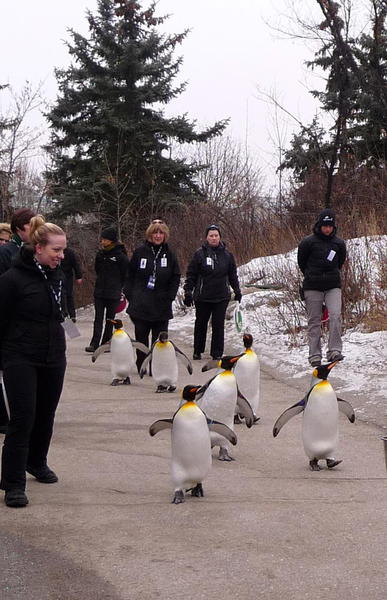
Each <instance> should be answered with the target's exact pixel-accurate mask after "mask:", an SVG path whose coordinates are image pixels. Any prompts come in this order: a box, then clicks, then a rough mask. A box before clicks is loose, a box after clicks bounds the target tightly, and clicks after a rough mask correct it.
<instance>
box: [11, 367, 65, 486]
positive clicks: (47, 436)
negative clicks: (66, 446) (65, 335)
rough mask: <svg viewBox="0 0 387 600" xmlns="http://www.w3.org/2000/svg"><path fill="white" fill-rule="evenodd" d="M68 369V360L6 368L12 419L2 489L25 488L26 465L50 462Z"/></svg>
mask: <svg viewBox="0 0 387 600" xmlns="http://www.w3.org/2000/svg"><path fill="white" fill-rule="evenodd" d="M65 370H66V363H65V362H63V364H62V365H60V366H57V367H37V366H33V365H28V364H26V365H17V366H13V367H7V368H6V369H5V370H4V383H5V388H6V391H7V398H8V404H9V410H10V420H9V424H8V429H7V433H6V436H5V440H4V445H3V452H2V457H1V482H0V488H1V489H3V490H12V489H23V490H24V489H25V485H26V467H27V465H28V466H29V467H32V468H40V467H43V466H45V465H46V464H47V453H48V449H49V446H50V441H51V436H52V430H53V426H54V418H55V411H56V407H57V405H58V402H59V398H60V395H61V392H62V386H63V378H64V374H65Z"/></svg>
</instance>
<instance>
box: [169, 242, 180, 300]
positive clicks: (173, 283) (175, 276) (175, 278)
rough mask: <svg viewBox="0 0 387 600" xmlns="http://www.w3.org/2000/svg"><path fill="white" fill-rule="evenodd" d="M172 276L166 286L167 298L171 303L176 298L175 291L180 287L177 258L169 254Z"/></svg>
mask: <svg viewBox="0 0 387 600" xmlns="http://www.w3.org/2000/svg"><path fill="white" fill-rule="evenodd" d="M171 259H172V275H171V279H170V282H169V285H168V296H169V298H170V299H171V300H172V301H173V300H174V299H175V298H176V294H177V290H178V289H179V285H180V267H179V263H178V261H177V258H176V256H175V255H174V254H172V253H171Z"/></svg>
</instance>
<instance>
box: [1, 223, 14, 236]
mask: <svg viewBox="0 0 387 600" xmlns="http://www.w3.org/2000/svg"><path fill="white" fill-rule="evenodd" d="M2 231H5V233H9V235H12V229H11V226H10V225H8V223H0V233H1V232H2Z"/></svg>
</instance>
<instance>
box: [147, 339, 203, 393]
mask: <svg viewBox="0 0 387 600" xmlns="http://www.w3.org/2000/svg"><path fill="white" fill-rule="evenodd" d="M177 358H179V359H180V360H181V361H182V362H183V364H184V366H185V367H186V368H187V371H188V373H189V374H190V375H192V363H191V361H190V360H189V358H188V356H186V355H185V354H184V352H182V351H181V350H179V348H178V347H177V346H176V345H175V344H174V343H173V342H172V341H171V340H169V339H168V333H167V332H166V331H162V332H161V333H160V335H159V338H158V340H156V342H154V344H153V345H152V348H151V349H150V350H147V355H146V357H145V359H144V362H143V363H142V365H141V369H140V377H141V379H142V378H143V377H144V375H145V373H146V370H147V366H148V364H149V363H150V361H152V377H153V379H154V380H155V382H156V384H157V389H156V392H157V393H161V392H167V391H168V392H174V391H175V390H176V385H177V377H178V366H177Z"/></svg>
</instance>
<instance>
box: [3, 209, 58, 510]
mask: <svg viewBox="0 0 387 600" xmlns="http://www.w3.org/2000/svg"><path fill="white" fill-rule="evenodd" d="M30 239H31V246H30V245H26V246H23V247H22V248H21V250H20V252H19V255H18V256H17V257H16V259H15V261H14V264H13V265H12V267H11V268H10V269H9V270H8V271H7V272H6V273H4V274H3V275H2V276H1V277H0V352H1V359H2V368H3V381H4V387H5V391H6V398H7V403H8V406H9V414H10V420H9V424H8V428H7V432H6V436H5V440H4V445H3V451H2V459H1V460H2V462H1V481H0V488H1V489H2V490H5V498H4V499H5V504H6V505H7V506H11V507H22V506H26V505H27V504H28V498H27V496H26V494H25V487H26V471H27V472H28V473H30V474H31V475H33V476H34V477H35V478H36V479H37V480H38V481H40V482H42V483H55V482H56V481H58V477H57V475H56V474H55V473H54V471H52V470H51V469H50V468H49V467H48V465H47V454H48V450H49V446H50V441H51V436H52V431H53V424H54V417H55V411H56V407H57V405H58V402H59V398H60V395H61V391H62V386H63V378H64V374H65V369H66V356H65V351H66V343H65V332H64V329H63V327H62V325H61V323H62V322H63V320H64V319H63V311H62V304H61V300H62V290H63V274H62V272H61V270H60V268H59V264H60V261H61V259H63V250H64V248H65V247H66V236H65V234H64V232H63V231H62V229H61V228H60V227H58V226H57V225H54V224H53V223H45V221H44V219H43V217H41V216H40V215H37V216H36V217H33V218H32V219H31V221H30Z"/></svg>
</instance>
